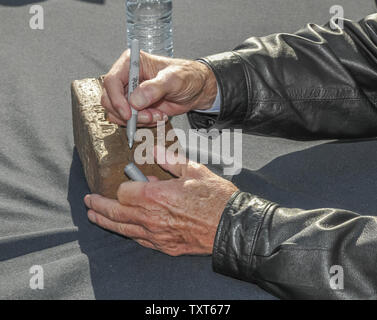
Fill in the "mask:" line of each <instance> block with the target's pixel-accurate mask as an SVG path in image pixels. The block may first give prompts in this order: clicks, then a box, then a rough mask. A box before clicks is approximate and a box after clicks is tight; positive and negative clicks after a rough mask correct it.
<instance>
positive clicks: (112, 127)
mask: <svg viewBox="0 0 377 320" xmlns="http://www.w3.org/2000/svg"><path fill="white" fill-rule="evenodd" d="M71 93H72V118H73V134H74V141H75V146H76V149H77V151H78V154H79V157H80V160H81V163H82V166H83V169H84V173H85V177H86V180H87V182H88V185H89V188H90V190H91V192H93V193H98V194H101V195H103V196H106V197H109V198H113V199H116V192H117V189H118V187H119V185H120V184H121V183H122V182H125V181H128V178H127V177H126V176H125V175H124V171H123V170H124V167H125V166H126V165H127V164H128V163H129V162H133V161H134V160H133V153H134V150H135V148H137V146H138V145H139V144H140V143H141V142H135V144H134V146H133V148H132V150H130V149H129V147H128V142H127V137H126V129H125V128H123V127H120V126H118V125H116V124H113V123H111V122H109V121H107V119H106V115H105V109H104V108H103V107H102V106H101V95H102V81H101V79H83V80H75V81H74V82H73V83H72V85H71ZM170 129H172V126H171V124H170V122H168V123H167V124H166V127H165V133H167V132H168V131H169V130H170ZM149 130H151V131H152V132H153V135H154V137H155V144H156V140H157V130H156V128H151V129H149ZM172 143H173V142H167V145H170V144H172ZM138 167H139V169H140V170H141V171H142V172H143V173H144V174H145V175H146V176H157V177H158V178H159V179H161V180H167V179H171V178H172V175H171V174H170V173H168V172H166V171H164V170H163V169H162V168H161V167H159V166H158V165H157V164H153V165H148V164H144V165H141V166H139V165H138Z"/></svg>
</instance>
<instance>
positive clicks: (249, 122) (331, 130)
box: [189, 14, 377, 139]
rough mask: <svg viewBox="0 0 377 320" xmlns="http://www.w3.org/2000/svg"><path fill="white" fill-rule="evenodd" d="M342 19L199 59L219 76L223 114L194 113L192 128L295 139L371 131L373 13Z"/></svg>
mask: <svg viewBox="0 0 377 320" xmlns="http://www.w3.org/2000/svg"><path fill="white" fill-rule="evenodd" d="M341 23H343V25H344V28H340V27H337V28H334V26H332V27H330V24H327V25H325V26H319V25H315V24H309V25H307V26H306V27H305V28H304V29H302V30H300V31H298V32H296V33H295V34H285V33H280V34H273V35H270V36H267V37H259V38H257V37H253V38H250V39H248V40H246V41H245V42H244V43H243V44H241V45H240V46H238V47H237V48H235V49H234V50H233V51H231V52H226V53H221V54H216V55H213V56H209V57H207V58H203V59H201V61H203V62H204V63H206V64H207V65H208V66H209V67H210V68H211V69H212V70H213V71H214V73H215V75H216V78H217V81H218V85H219V89H220V91H221V97H222V103H221V111H220V114H219V115H218V116H217V117H216V116H211V115H206V114H201V113H196V112H191V113H189V121H190V123H191V125H192V126H193V127H194V128H207V129H208V128H213V127H214V128H218V129H223V128H242V129H243V130H244V132H250V133H256V134H263V135H271V136H281V137H286V138H294V139H317V138H355V137H358V138H359V137H370V136H376V135H377V109H376V101H377V99H376V98H377V81H376V80H377V14H373V15H370V16H368V17H366V18H365V19H363V20H362V21H360V22H359V23H356V22H353V21H350V20H341V21H340V20H339V21H338V25H340V24H341ZM333 28H334V30H333Z"/></svg>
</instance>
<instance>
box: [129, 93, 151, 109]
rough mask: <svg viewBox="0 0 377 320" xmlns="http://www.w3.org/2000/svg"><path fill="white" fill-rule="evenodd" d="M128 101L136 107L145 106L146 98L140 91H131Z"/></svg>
mask: <svg viewBox="0 0 377 320" xmlns="http://www.w3.org/2000/svg"><path fill="white" fill-rule="evenodd" d="M130 103H131V105H134V106H136V107H140V108H142V107H146V106H147V104H148V101H147V98H146V97H145V96H144V95H143V94H141V93H133V94H131V97H130Z"/></svg>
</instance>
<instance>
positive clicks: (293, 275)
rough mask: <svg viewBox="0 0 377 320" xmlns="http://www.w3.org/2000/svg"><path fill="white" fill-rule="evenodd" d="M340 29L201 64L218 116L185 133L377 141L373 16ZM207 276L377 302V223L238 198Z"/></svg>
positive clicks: (313, 31) (245, 48)
mask: <svg viewBox="0 0 377 320" xmlns="http://www.w3.org/2000/svg"><path fill="white" fill-rule="evenodd" d="M343 22H344V29H340V28H338V29H335V30H333V29H332V28H331V27H330V24H328V25H325V26H318V25H314V24H309V25H308V26H307V27H306V28H304V29H302V30H300V31H298V32H296V33H295V34H274V35H270V36H267V37H262V38H255V37H254V38H250V39H248V40H246V41H245V42H244V43H243V44H241V45H240V46H239V47H237V48H236V49H235V50H234V51H231V52H227V53H222V54H218V55H214V56H210V57H207V58H204V59H203V60H202V61H203V62H205V63H206V64H208V66H210V67H211V68H212V70H213V71H214V73H215V75H216V78H217V81H218V84H219V89H220V91H221V96H222V103H221V112H220V114H219V115H218V116H211V115H208V114H202V113H195V112H192V113H190V114H189V120H190V123H191V125H192V126H193V127H194V128H210V127H216V128H220V129H221V128H242V129H243V130H244V132H250V133H257V134H265V135H273V136H280V137H287V138H294V139H317V138H360V137H372V136H377V104H376V103H377V14H373V15H370V16H368V17H366V18H365V19H363V20H362V21H360V22H359V23H356V22H352V21H349V20H344V21H343ZM332 266H341V267H342V268H343V271H344V276H345V279H346V284H347V285H346V286H345V287H344V290H333V289H332V287H331V277H332V275H331V273H330V271H331V267H332ZM213 268H214V270H215V271H216V272H219V273H222V274H225V275H228V276H231V277H235V278H238V279H242V280H245V281H249V282H252V283H256V284H258V285H259V286H260V287H262V288H264V289H265V290H267V291H268V292H270V293H272V294H274V295H276V296H278V297H280V298H299V299H376V298H377V218H375V217H369V216H360V215H358V214H357V213H354V212H350V211H345V210H339V209H318V210H302V209H291V208H282V207H280V206H279V205H278V204H275V203H271V202H270V201H268V200H265V199H262V198H260V197H258V196H256V195H252V194H249V193H245V192H237V193H236V194H234V195H233V197H232V199H231V200H230V201H229V202H228V204H227V207H226V208H225V210H224V213H223V215H222V218H221V221H220V225H219V227H218V232H217V235H216V240H215V246H214V250H213ZM335 274H336V272H335V273H334V275H335ZM339 275H340V273H339Z"/></svg>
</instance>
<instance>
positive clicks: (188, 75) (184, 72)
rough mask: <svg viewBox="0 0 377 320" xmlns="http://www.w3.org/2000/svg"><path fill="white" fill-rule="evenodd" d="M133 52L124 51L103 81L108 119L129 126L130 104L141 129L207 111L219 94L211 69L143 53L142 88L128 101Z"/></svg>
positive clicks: (196, 63)
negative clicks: (203, 110)
mask: <svg viewBox="0 0 377 320" xmlns="http://www.w3.org/2000/svg"><path fill="white" fill-rule="evenodd" d="M129 61H130V51H129V50H127V51H125V52H124V53H123V54H122V55H121V57H120V58H119V59H118V60H117V61H116V62H115V64H114V65H113V66H112V68H111V70H110V71H109V72H108V73H107V74H106V76H105V78H104V91H103V95H102V99H101V104H102V105H103V107H104V108H105V109H107V111H108V112H109V120H110V121H112V122H114V123H117V124H119V125H126V121H127V120H128V119H130V117H131V110H130V104H131V105H132V107H133V108H135V109H137V110H139V116H138V123H139V126H153V125H156V123H157V121H163V120H167V119H168V118H167V117H168V116H174V115H179V114H183V113H186V112H188V111H190V110H194V109H208V108H210V107H211V106H212V104H213V102H214V100H215V98H216V94H217V85H216V78H215V76H214V74H213V72H212V70H210V68H209V67H207V66H206V65H204V64H203V63H200V62H197V61H191V60H183V59H172V58H167V57H160V56H154V55H150V54H148V53H145V52H142V51H141V53H140V82H141V84H140V86H139V87H138V88H137V89H136V90H135V91H134V92H133V94H132V95H131V97H130V101H127V99H126V96H127V92H128V73H129V63H130V62H129Z"/></svg>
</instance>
